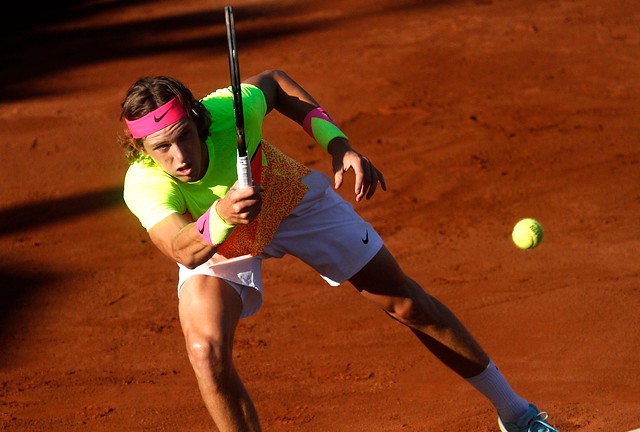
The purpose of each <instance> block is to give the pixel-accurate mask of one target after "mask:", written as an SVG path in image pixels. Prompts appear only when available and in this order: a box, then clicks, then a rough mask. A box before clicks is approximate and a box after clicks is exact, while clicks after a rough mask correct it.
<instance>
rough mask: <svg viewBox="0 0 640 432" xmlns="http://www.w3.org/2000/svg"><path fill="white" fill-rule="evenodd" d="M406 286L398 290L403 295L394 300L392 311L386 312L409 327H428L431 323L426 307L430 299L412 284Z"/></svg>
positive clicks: (428, 310)
mask: <svg viewBox="0 0 640 432" xmlns="http://www.w3.org/2000/svg"><path fill="white" fill-rule="evenodd" d="M407 284H408V286H405V287H403V289H402V290H399V291H400V292H403V295H402V296H398V297H395V298H394V301H393V304H392V310H391V311H388V312H390V314H391V315H392V316H393V317H394V318H396V319H397V320H398V321H400V322H402V323H403V324H406V325H408V326H410V327H416V326H423V325H428V324H429V323H430V322H431V321H432V320H431V319H430V314H431V312H430V309H431V308H430V307H429V306H428V305H429V303H430V299H431V297H430V296H429V294H427V293H426V292H425V291H424V290H423V289H422V288H420V287H419V286H418V285H417V284H415V283H414V282H412V281H408V282H407Z"/></svg>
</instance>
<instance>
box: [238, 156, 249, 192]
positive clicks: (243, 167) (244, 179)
mask: <svg viewBox="0 0 640 432" xmlns="http://www.w3.org/2000/svg"><path fill="white" fill-rule="evenodd" d="M236 169H237V170H238V186H239V187H240V189H244V188H246V187H248V186H250V185H251V164H250V162H249V157H248V156H238V159H237V163H236Z"/></svg>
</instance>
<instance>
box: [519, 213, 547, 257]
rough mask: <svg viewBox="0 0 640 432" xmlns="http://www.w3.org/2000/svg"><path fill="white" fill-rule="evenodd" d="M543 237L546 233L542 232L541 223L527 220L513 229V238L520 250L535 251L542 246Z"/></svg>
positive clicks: (521, 221) (520, 222) (523, 220)
mask: <svg viewBox="0 0 640 432" xmlns="http://www.w3.org/2000/svg"><path fill="white" fill-rule="evenodd" d="M543 235H544V231H542V225H540V222H538V221H537V220H535V219H531V218H525V219H522V220H520V221H519V222H518V223H517V224H516V225H515V226H514V227H513V232H512V233H511V238H512V239H513V242H514V243H515V244H516V246H518V247H519V248H520V249H533V248H534V247H536V246H538V245H539V244H540V242H541V241H542V237H543Z"/></svg>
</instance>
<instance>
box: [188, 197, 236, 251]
mask: <svg viewBox="0 0 640 432" xmlns="http://www.w3.org/2000/svg"><path fill="white" fill-rule="evenodd" d="M218 201H220V200H216V202H214V203H213V205H211V207H209V208H208V209H207V211H206V212H204V213H203V214H202V216H200V217H199V218H198V220H197V221H196V229H197V231H198V234H199V235H200V237H202V239H203V240H204V241H205V242H207V243H208V244H210V245H211V246H220V245H221V244H222V243H224V241H225V240H226V239H227V238H228V237H229V236H230V235H231V233H232V232H233V230H234V228H235V227H236V226H235V225H231V224H228V223H226V222H225V221H224V220H223V219H222V218H221V217H220V215H219V214H218V212H217V211H216V205H217V204H218ZM212 226H213V232H211V227H212Z"/></svg>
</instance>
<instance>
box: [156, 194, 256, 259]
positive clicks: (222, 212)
mask: <svg viewBox="0 0 640 432" xmlns="http://www.w3.org/2000/svg"><path fill="white" fill-rule="evenodd" d="M261 193H262V187H261V186H258V185H253V186H251V187H247V188H242V189H239V188H238V185H237V182H236V184H235V185H234V186H233V187H232V188H231V189H229V191H228V192H227V194H226V195H225V196H224V197H223V198H222V199H220V200H218V201H217V203H214V204H212V206H211V208H210V209H209V213H210V216H209V218H208V219H206V220H202V219H199V220H198V221H196V222H191V221H190V220H189V219H187V218H186V217H185V216H183V215H181V214H178V213H171V214H170V215H169V216H167V217H165V218H164V219H162V220H160V221H159V222H157V223H155V224H154V225H153V226H152V227H151V228H150V229H149V237H150V238H151V241H152V242H153V244H154V245H155V246H156V247H157V248H158V249H159V250H160V251H161V252H162V253H163V254H165V255H166V256H168V257H169V258H171V259H172V260H174V261H176V262H178V263H180V264H182V265H184V266H185V267H188V268H195V267H197V266H199V265H200V264H203V263H205V262H206V261H208V260H209V259H210V258H211V257H212V256H213V255H214V254H215V253H216V251H217V250H218V248H219V247H220V245H221V244H222V243H223V242H224V239H226V237H227V236H228V235H230V234H231V232H232V231H233V227H235V226H236V225H238V224H248V223H250V222H251V221H252V220H253V219H255V217H256V216H257V215H258V213H259V212H260V209H261V207H262V198H261ZM213 212H215V213H213ZM203 224H208V226H207V228H208V230H207V232H210V233H211V235H210V237H209V238H208V239H207V238H206V235H203V231H204V229H203V228H204V226H203ZM225 230H226V231H225Z"/></svg>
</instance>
